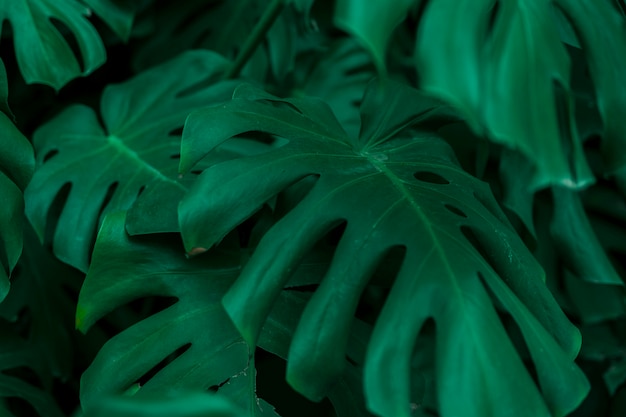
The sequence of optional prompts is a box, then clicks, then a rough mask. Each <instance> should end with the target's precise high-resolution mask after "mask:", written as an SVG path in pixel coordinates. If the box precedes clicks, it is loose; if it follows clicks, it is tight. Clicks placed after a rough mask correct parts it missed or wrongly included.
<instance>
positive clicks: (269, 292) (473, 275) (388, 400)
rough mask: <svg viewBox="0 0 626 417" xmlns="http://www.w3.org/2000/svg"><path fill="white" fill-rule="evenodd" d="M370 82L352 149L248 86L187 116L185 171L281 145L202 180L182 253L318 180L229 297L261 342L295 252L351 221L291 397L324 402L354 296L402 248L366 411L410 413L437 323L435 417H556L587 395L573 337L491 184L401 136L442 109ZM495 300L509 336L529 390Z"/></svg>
mask: <svg viewBox="0 0 626 417" xmlns="http://www.w3.org/2000/svg"><path fill="white" fill-rule="evenodd" d="M377 86H378V84H376V83H374V84H372V85H371V88H370V89H369V90H368V92H367V93H366V96H365V98H364V102H363V104H362V109H361V115H362V123H361V134H360V137H359V139H358V140H355V139H351V138H349V137H347V136H346V135H345V133H344V132H343V130H342V129H341V126H340V125H339V124H338V123H337V121H336V119H335V118H334V116H333V115H332V113H331V111H330V109H329V108H328V107H327V106H325V105H324V104H323V103H321V102H319V101H316V100H305V99H288V100H287V99H285V100H281V99H278V98H276V97H273V96H270V95H269V94H266V93H263V92H260V91H258V90H253V89H250V88H240V89H239V90H237V91H236V92H235V96H234V99H233V100H232V101H231V102H230V103H227V104H225V105H223V106H219V107H213V108H209V109H206V110H202V111H199V112H196V113H194V114H192V115H191V116H190V117H189V118H188V120H187V123H186V125H185V130H184V133H183V145H182V152H181V171H182V172H185V171H187V170H188V169H190V167H191V166H193V164H194V163H195V162H196V161H198V160H200V159H201V158H202V157H203V156H204V155H205V154H207V153H209V152H210V151H211V150H212V149H213V148H214V147H216V146H217V145H219V144H220V143H222V142H223V141H226V140H228V139H229V138H231V137H232V136H234V135H237V134H240V133H243V132H248V131H263V132H267V133H271V134H273V135H277V136H280V137H283V138H285V139H287V140H288V141H289V142H288V144H286V145H285V146H283V147H281V148H279V149H277V150H275V151H272V152H268V153H266V154H262V155H259V156H254V157H248V158H241V159H237V160H232V161H228V162H225V163H222V164H218V165H216V166H213V167H211V168H209V169H207V170H205V171H204V173H202V174H201V175H200V177H199V178H198V181H197V182H196V183H195V184H194V185H193V186H192V189H191V190H190V192H189V193H188V194H187V195H186V196H185V197H184V199H183V200H182V201H181V204H180V207H179V218H180V222H181V232H182V235H183V240H184V242H185V247H186V249H187V250H188V251H190V252H192V253H197V252H201V251H202V250H205V249H206V248H210V247H212V246H213V245H215V244H216V243H218V242H219V241H220V240H221V239H222V238H223V237H224V236H225V235H226V234H227V233H228V232H229V231H230V230H232V229H233V228H234V227H236V226H237V225H238V224H239V223H241V222H242V221H243V220H245V219H246V218H247V217H249V216H250V215H251V214H252V213H254V212H255V211H256V210H258V208H259V207H260V206H261V205H263V204H264V202H265V201H267V200H268V199H270V198H272V197H273V196H275V195H277V194H279V193H280V192H281V191H283V190H284V189H285V188H287V187H288V186H290V185H291V184H294V183H296V182H298V181H299V180H301V179H303V178H305V177H309V176H313V177H314V178H316V181H315V185H314V186H313V187H312V189H311V191H310V192H309V193H308V194H307V195H306V196H305V197H304V198H303V199H302V200H301V201H300V202H299V204H297V205H296V206H295V208H293V209H292V210H291V211H289V212H288V213H286V214H285V215H284V216H283V217H282V218H281V220H280V221H279V222H277V223H276V224H275V225H274V226H273V227H271V228H270V229H269V231H268V232H267V233H266V234H265V235H264V237H263V238H262V239H261V241H260V243H259V245H258V247H257V248H256V250H255V252H254V254H253V256H252V258H251V260H250V261H249V262H248V263H247V264H246V265H245V267H244V269H243V270H242V273H241V275H240V277H239V278H238V280H237V281H236V282H235V284H234V285H233V287H232V288H231V289H230V290H229V292H228V293H227V294H226V296H225V299H224V303H225V306H226V309H227V311H228V312H229V314H230V316H231V317H232V319H233V321H234V323H235V324H236V326H237V327H238V329H239V330H240V331H241V333H242V334H243V336H244V338H245V339H246V340H247V341H249V342H250V343H255V342H256V340H257V337H258V334H259V331H260V329H261V327H262V325H263V323H264V321H265V318H266V317H267V315H268V313H269V311H270V309H271V307H272V305H273V303H274V301H275V300H276V297H277V296H278V294H279V293H280V290H281V289H282V287H283V285H284V284H285V282H286V281H287V280H288V278H289V276H290V273H291V271H293V270H294V268H296V267H297V265H298V263H299V261H300V260H301V258H302V257H303V255H304V254H306V253H307V252H308V251H309V250H310V248H311V247H312V246H313V245H314V244H315V242H316V241H317V240H318V239H319V238H320V237H322V236H323V235H325V234H326V233H327V232H328V231H329V230H330V229H331V228H333V227H335V226H337V225H338V224H340V223H344V222H345V223H346V229H345V232H344V233H343V235H342V237H341V239H340V241H339V244H338V246H337V249H336V252H335V254H334V257H333V260H332V263H331V265H330V267H329V270H328V272H327V274H326V276H325V278H324V279H323V281H322V283H321V285H320V287H319V289H318V290H317V291H316V293H315V294H314V296H313V297H312V299H311V301H310V302H309V303H308V306H307V308H306V309H305V311H304V313H303V316H302V318H301V320H300V323H299V325H298V329H297V330H296V333H295V335H294V339H293V341H292V345H291V348H290V352H289V361H288V375H287V377H288V381H289V382H290V383H291V384H292V385H293V386H294V387H295V388H296V389H298V390H299V391H301V392H302V393H304V394H305V395H307V396H308V397H309V398H314V399H319V398H320V397H321V396H322V395H323V394H324V393H325V392H326V390H327V389H328V387H329V386H331V385H332V383H333V382H334V380H335V378H336V377H337V375H338V372H340V370H341V369H343V367H344V366H345V364H346V359H345V349H346V346H347V335H348V334H349V332H348V330H349V328H350V325H351V323H352V321H353V317H354V313H355V309H356V307H357V304H358V301H359V298H360V296H361V292H362V290H363V288H364V286H365V285H366V283H367V282H368V280H369V278H370V276H371V274H372V273H373V272H374V270H375V269H376V267H377V265H378V263H380V262H381V261H382V259H384V256H385V254H386V253H387V252H388V251H389V250H391V249H392V248H394V247H401V248H403V249H404V250H405V256H404V260H403V263H402V267H401V269H400V272H399V274H398V276H397V277H396V280H395V283H394V285H393V288H392V289H391V292H390V295H389V298H388V300H387V302H386V304H385V306H384V308H383V310H382V312H381V314H380V317H379V318H378V321H377V324H376V327H375V329H374V333H373V335H372V338H371V341H370V344H369V347H368V354H367V357H366V362H365V388H366V398H367V402H368V407H369V408H370V409H371V411H373V412H374V413H376V414H379V415H381V416H393V417H397V416H408V415H410V412H411V407H410V404H409V403H410V393H409V381H410V372H411V371H410V364H411V359H412V354H413V347H414V345H415V339H416V337H417V335H418V333H419V331H420V329H421V327H422V325H423V323H424V322H425V321H426V320H427V319H428V318H433V319H434V321H435V323H436V328H437V336H436V346H437V348H436V357H437V366H436V377H435V378H436V383H437V390H438V400H439V405H440V412H441V415H442V416H444V417H447V416H456V415H463V416H470V417H473V416H481V417H484V416H500V415H502V416H504V415H507V416H526V415H528V414H529V413H531V414H533V415H535V416H563V415H565V414H566V413H568V412H569V411H571V410H572V409H574V408H575V407H576V406H577V405H578V403H579V402H580V401H581V400H582V398H583V397H584V396H585V394H586V390H587V382H586V380H585V378H584V376H583V375H582V373H581V372H580V370H578V368H576V366H575V365H574V364H573V359H574V357H575V356H576V354H577V352H578V349H579V347H580V335H579V333H578V332H577V330H576V329H575V328H574V327H573V326H572V325H571V324H570V323H569V322H568V321H567V319H566V318H565V316H564V315H563V313H562V312H561V311H560V309H559V307H558V305H557V304H556V302H555V301H554V299H553V298H552V296H551V295H550V293H549V291H548V290H547V288H546V287H545V285H544V283H543V280H542V277H543V272H542V270H541V268H540V266H539V265H538V264H537V262H536V261H535V260H534V258H533V257H532V256H531V255H530V253H529V252H528V251H527V249H526V248H525V246H524V245H523V243H522V242H521V241H520V239H519V238H518V236H517V235H516V233H515V231H514V230H513V229H512V228H511V226H510V225H509V223H508V222H507V220H506V217H505V216H504V215H503V213H502V212H501V211H500V209H499V207H498V206H497V204H496V202H495V200H494V199H493V197H492V195H491V193H490V191H489V188H488V187H487V186H486V184H484V183H482V182H480V181H478V180H476V179H475V178H473V177H471V176H470V175H468V174H466V173H465V172H463V171H462V170H461V169H460V167H459V166H458V165H457V163H456V161H455V158H454V156H453V154H452V151H451V149H450V148H449V147H448V146H447V145H446V144H445V142H443V141H442V140H440V139H439V138H438V137H436V135H434V134H432V133H428V131H421V130H420V128H419V125H418V127H416V128H415V129H416V130H414V131H413V133H411V134H408V133H405V134H399V133H400V132H402V131H403V129H404V128H406V127H407V126H411V125H414V124H416V123H417V122H418V121H420V120H425V119H427V118H428V116H432V115H433V114H437V113H441V112H442V109H441V108H440V107H439V105H438V103H437V102H433V101H432V100H428V99H425V98H424V96H422V95H421V94H420V93H418V92H416V91H414V90H411V89H410V88H408V87H406V86H404V85H399V84H395V83H384V84H382V85H380V87H381V89H382V91H378V90H377V88H376V87H377ZM444 114H445V111H444ZM493 303H497V304H498V305H500V306H502V307H503V308H504V309H505V310H506V311H507V312H508V313H509V314H511V316H512V317H513V319H514V321H515V322H516V323H517V325H518V326H519V328H520V330H521V333H522V334H523V336H524V340H525V342H526V345H527V347H528V350H529V352H530V354H531V357H532V360H533V362H534V364H535V368H536V371H537V378H538V382H539V387H537V386H536V385H535V383H534V382H533V380H532V378H531V377H530V375H529V373H528V372H527V371H526V369H525V368H524V366H523V364H522V362H521V360H520V358H519V356H518V355H517V353H516V351H515V347H514V346H513V344H512V343H511V341H510V340H509V339H508V337H507V334H506V332H505V330H504V327H503V325H502V323H501V322H500V320H499V318H498V315H497V313H496V310H495V308H494V305H493ZM540 391H541V393H540Z"/></svg>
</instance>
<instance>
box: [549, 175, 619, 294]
mask: <svg viewBox="0 0 626 417" xmlns="http://www.w3.org/2000/svg"><path fill="white" fill-rule="evenodd" d="M553 195H554V217H553V220H552V225H551V233H552V236H553V238H554V241H555V243H556V245H557V248H558V249H559V251H560V252H561V254H562V256H563V260H564V261H565V262H566V264H567V265H568V266H569V267H570V268H571V269H572V270H573V271H574V272H575V273H576V275H577V276H578V277H579V278H581V279H583V280H585V281H588V282H593V283H599V284H612V285H620V286H623V285H624V281H623V280H622V278H621V277H620V276H619V274H618V273H617V271H615V268H614V267H613V265H612V264H611V261H610V259H609V258H608V256H607V254H606V252H605V251H604V248H603V247H602V245H601V244H600V242H599V241H598V238H597V236H596V234H595V233H594V231H593V229H592V228H591V224H590V223H589V219H588V218H587V215H586V214H585V211H584V208H583V206H582V203H581V201H580V197H579V196H578V194H577V193H576V192H575V191H572V190H569V189H566V188H562V187H554V188H553Z"/></svg>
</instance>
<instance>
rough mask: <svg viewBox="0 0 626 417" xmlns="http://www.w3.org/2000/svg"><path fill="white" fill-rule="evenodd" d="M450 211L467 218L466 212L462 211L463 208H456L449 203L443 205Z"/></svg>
mask: <svg viewBox="0 0 626 417" xmlns="http://www.w3.org/2000/svg"><path fill="white" fill-rule="evenodd" d="M443 206H444V207H445V208H446V209H447V210H448V211H449V212H450V213H453V214H456V215H457V216H460V217H463V218H466V219H467V214H465V213H464V212H463V210H461V209H458V208H456V207H454V206H452V205H450V204H444V205H443Z"/></svg>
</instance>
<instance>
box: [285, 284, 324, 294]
mask: <svg viewBox="0 0 626 417" xmlns="http://www.w3.org/2000/svg"><path fill="white" fill-rule="evenodd" d="M318 287H319V284H307V285H296V286H293V287H287V288H285V291H296V292H304V293H314V292H315V291H317V288H318Z"/></svg>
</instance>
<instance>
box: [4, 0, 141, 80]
mask: <svg viewBox="0 0 626 417" xmlns="http://www.w3.org/2000/svg"><path fill="white" fill-rule="evenodd" d="M87 3H89V4H91V5H93V6H94V7H95V11H96V13H99V14H100V13H101V15H102V17H103V18H104V19H105V20H106V21H107V23H109V24H110V25H111V27H112V28H113V30H114V31H116V32H117V33H118V34H119V35H121V36H127V33H128V31H129V30H130V25H131V24H132V17H131V14H130V12H129V11H124V10H122V8H121V7H120V6H119V5H117V3H115V4H113V3H112V2H111V0H88V1H87ZM90 14H91V10H90V9H89V8H88V7H86V6H85V5H83V4H81V3H80V2H78V1H77V0H0V29H1V28H2V24H3V22H4V21H5V20H8V21H9V22H10V23H11V28H12V30H13V39H14V43H15V53H16V57H17V62H18V64H19V67H20V71H21V72H22V75H23V77H24V79H25V80H26V82H27V83H29V84H30V83H41V84H46V85H49V86H51V87H53V88H54V89H56V90H59V89H60V88H61V87H63V86H64V85H65V84H67V83H68V82H69V81H71V80H72V79H74V78H76V77H79V76H81V75H87V74H90V73H91V72H93V71H94V70H95V69H97V68H98V67H99V66H100V65H102V64H103V63H104V61H105V60H106V52H105V49H104V45H103V43H102V40H101V39H100V35H99V34H98V32H97V31H96V29H95V28H94V27H93V25H92V24H91V23H90V22H89V20H88V17H89V15H90ZM53 22H56V23H58V24H57V25H55V23H53ZM59 26H62V27H59ZM67 31H69V34H71V36H73V37H74V39H75V40H76V43H77V45H78V48H79V50H80V55H81V57H82V62H79V60H78V57H77V56H76V54H75V53H74V52H73V51H72V47H71V46H70V42H68V39H69V37H68V32H67Z"/></svg>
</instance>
